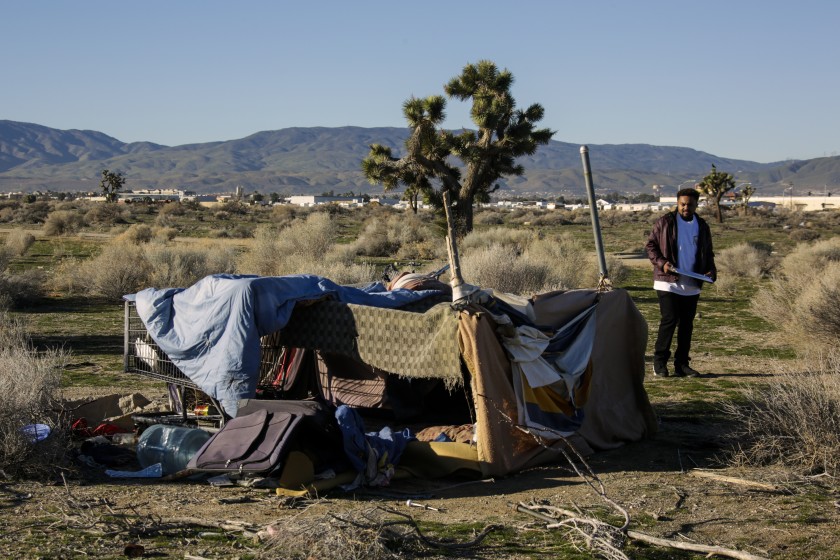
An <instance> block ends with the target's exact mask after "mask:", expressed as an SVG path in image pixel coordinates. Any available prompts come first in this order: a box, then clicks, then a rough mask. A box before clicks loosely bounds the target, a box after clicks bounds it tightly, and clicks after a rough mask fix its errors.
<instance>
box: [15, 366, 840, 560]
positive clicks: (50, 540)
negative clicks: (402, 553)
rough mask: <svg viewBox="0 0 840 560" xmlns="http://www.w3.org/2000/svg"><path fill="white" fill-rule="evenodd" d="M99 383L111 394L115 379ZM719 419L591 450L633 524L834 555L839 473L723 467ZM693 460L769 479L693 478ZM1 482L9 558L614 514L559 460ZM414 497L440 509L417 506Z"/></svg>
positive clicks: (205, 553) (187, 548)
mask: <svg viewBox="0 0 840 560" xmlns="http://www.w3.org/2000/svg"><path fill="white" fill-rule="evenodd" d="M660 381H662V382H668V380H660ZM652 382H657V380H653V381H652ZM99 391H100V392H101V393H102V394H105V393H107V388H102V389H100V390H99ZM152 396H153V397H155V398H160V397H162V394H158V395H152ZM725 428H726V427H725V426H722V425H719V424H717V425H716V424H712V423H709V422H706V421H704V420H703V419H702V418H700V419H698V418H686V417H679V416H676V415H668V414H667V413H660V431H659V434H658V435H657V436H656V437H655V438H653V439H650V440H646V441H642V442H638V443H633V444H628V445H626V446H624V447H622V448H620V449H616V450H611V451H604V452H600V453H597V454H595V455H593V456H591V457H590V458H589V459H588V462H589V464H590V466H591V467H592V470H593V471H594V472H595V473H596V474H597V476H598V477H599V479H600V480H601V481H602V482H603V484H604V487H605V488H606V492H607V496H608V497H609V498H610V499H612V500H613V501H615V502H616V503H617V504H618V505H620V506H621V507H623V508H624V509H626V511H627V513H628V514H629V516H630V519H631V524H630V529H632V530H634V531H638V532H641V533H646V534H649V535H652V536H656V537H662V538H667V539H673V540H676V541H681V542H687V543H698V544H704V545H712V546H719V547H724V548H728V549H735V550H739V551H743V552H747V553H750V554H752V555H755V556H758V557H767V558H803V559H805V558H840V496H838V494H837V489H838V485H837V483H836V482H837V481H835V480H825V479H823V478H820V477H817V478H813V479H805V478H792V477H790V476H789V475H786V474H784V473H783V472H781V471H776V470H771V469H761V468H749V469H747V468H734V467H723V466H721V462H720V461H719V458H720V455H721V453H722V448H721V445H720V444H721V439H720V435H721V434H722V433H724V431H725ZM699 470H702V471H708V470H713V471H714V473H715V474H718V475H725V476H729V477H733V478H736V479H740V480H741V481H752V482H759V483H763V484H766V485H772V486H775V489H773V488H760V487H757V486H750V485H747V484H745V483H738V482H737V481H723V480H719V479H714V478H708V477H704V476H698V475H697V474H698V471H699ZM79 473H81V474H79ZM0 488H2V492H0V550H2V551H3V552H2V553H0V555H2V556H3V557H7V558H88V557H96V558H123V557H125V555H126V554H131V553H132V552H135V553H137V556H142V557H158V558H254V557H274V558H287V557H291V556H289V555H287V554H290V553H287V552H282V550H283V549H282V548H281V549H278V550H280V552H278V551H277V550H275V551H274V552H273V553H272V554H270V555H267V556H259V553H260V551H261V550H264V545H260V544H257V543H256V541H255V540H254V539H253V538H252V533H256V532H258V531H260V530H264V529H265V528H266V527H268V526H269V525H272V524H275V523H278V522H279V523H281V524H288V523H292V522H301V521H302V520H306V519H311V520H315V523H316V525H317V523H318V521H317V520H319V519H323V518H324V517H325V516H327V517H329V516H330V515H339V514H340V515H346V514H348V513H349V512H355V513H352V515H354V516H356V518H360V516H362V515H363V513H362V512H364V511H369V510H371V508H375V507H382V508H391V509H393V510H396V511H398V512H401V513H403V514H407V515H410V516H412V518H414V519H415V520H417V522H419V523H420V526H421V528H424V527H425V528H426V530H430V531H433V532H440V531H442V530H444V529H445V528H446V527H460V532H459V531H455V532H454V533H453V532H451V531H450V532H449V533H448V534H449V536H450V537H452V538H454V539H455V540H458V541H466V540H469V538H471V537H470V535H471V533H470V532H469V530H468V529H469V528H470V527H471V528H473V529H475V530H476V531H480V530H481V529H482V528H483V527H484V526H486V525H490V524H498V525H500V526H502V527H503V528H504V535H505V537H504V538H503V539H500V538H496V539H493V538H490V537H488V539H486V541H484V542H482V543H481V544H480V545H478V546H476V547H472V548H469V549H467V550H464V551H459V552H458V553H457V555H460V556H461V557H472V558H557V557H572V556H567V555H565V554H564V553H562V551H563V550H568V549H564V548H563V547H562V546H563V545H562V542H561V541H562V539H559V537H558V535H559V533H557V532H556V530H550V529H546V528H545V523H544V522H542V521H539V520H537V519H535V518H533V517H531V516H528V515H525V514H523V513H518V512H516V511H515V510H514V506H515V505H516V504H517V503H523V502H524V503H539V504H549V505H551V506H556V507H559V508H564V509H571V510H574V509H575V508H580V509H581V511H583V512H585V513H592V514H595V515H598V516H599V517H600V518H602V519H604V518H605V516H607V517H608V518H609V519H610V520H611V522H615V521H618V523H619V524H620V518H617V516H616V515H614V514H611V513H610V512H611V510H610V508H609V507H608V506H607V504H606V502H605V501H604V500H603V499H602V498H601V497H600V496H599V495H598V494H597V493H596V492H594V491H593V490H592V488H591V487H590V486H589V485H587V484H586V483H584V482H583V480H582V479H581V478H580V477H578V476H577V475H576V474H575V473H574V472H573V471H572V469H570V468H569V467H568V466H565V465H560V464H558V465H557V466H550V467H543V468H537V469H533V470H529V471H527V472H522V473H518V474H516V475H513V476H509V477H506V478H502V479H494V480H485V481H472V480H465V479H451V480H436V481H416V480H415V481H395V482H394V484H393V485H392V486H390V487H387V488H383V489H378V490H371V491H363V492H356V493H342V492H331V493H328V494H327V495H326V496H321V497H319V498H317V499H312V500H302V501H297V502H290V501H288V500H287V499H284V498H281V497H279V496H277V495H276V494H275V493H274V491H273V490H269V489H256V488H243V487H224V488H216V487H211V486H210V485H208V484H207V483H206V482H203V481H202V482H198V481H176V482H162V481H159V480H116V479H110V478H108V477H106V476H105V475H104V474H103V473H102V469H97V468H96V467H95V466H85V465H80V466H79V472H78V473H75V474H73V473H68V474H67V476H66V482H62V481H60V480H58V481H56V482H54V483H53V484H43V483H31V482H26V483H21V482H9V481H6V482H5V483H2V484H0ZM409 498H410V499H413V500H415V501H416V502H420V503H422V504H425V505H428V506H431V507H433V508H436V509H437V510H440V511H435V510H430V509H420V508H416V507H409V506H407V505H406V500H407V499H409ZM392 517H393V516H392ZM464 527H467V528H468V529H464ZM243 530H247V531H248V532H247V533H245V532H243ZM324 530H326V529H324ZM552 531H554V532H552ZM453 535H454V536H453ZM511 543H514V544H513V545H512V544H511ZM558 543H560V544H558ZM136 545H140V546H142V547H143V548H142V549H139V548H136ZM132 546H135V548H132ZM558 546H560V548H558ZM126 547H128V548H126ZM625 553H626V554H627V555H628V556H629V557H630V558H699V557H700V555H699V554H697V553H688V552H682V551H677V550H674V549H664V548H651V547H647V546H645V545H641V544H638V543H636V542H632V541H631V543H630V545H629V547H628V548H627V549H626V550H625ZM454 555H456V554H455V553H454V552H453V551H452V550H443V551H441V550H435V549H429V551H427V552H426V553H425V554H424V555H423V556H424V557H426V558H436V557H441V558H442V557H452V556H454ZM312 557H313V558H315V557H322V556H312ZM344 557H345V558H355V556H344ZM574 557H579V558H591V557H594V556H592V555H591V554H589V553H585V554H581V555H578V556H574ZM359 558H361V556H359Z"/></svg>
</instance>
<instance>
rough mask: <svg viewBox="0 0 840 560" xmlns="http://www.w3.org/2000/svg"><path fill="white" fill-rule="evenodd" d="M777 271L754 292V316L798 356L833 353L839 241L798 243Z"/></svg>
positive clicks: (839, 332)
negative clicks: (770, 326)
mask: <svg viewBox="0 0 840 560" xmlns="http://www.w3.org/2000/svg"><path fill="white" fill-rule="evenodd" d="M780 268H781V273H780V274H778V275H776V276H775V277H774V278H773V279H772V280H771V281H770V282H769V283H767V284H765V285H764V286H763V287H762V289H760V290H759V291H758V293H756V295H755V297H754V298H753V300H752V310H753V312H754V313H755V314H756V315H758V316H759V317H762V318H764V319H765V320H767V321H768V322H769V323H771V324H774V325H777V326H778V328H779V331H778V333H779V335H780V336H783V337H784V338H785V339H786V340H787V341H788V342H789V343H790V344H791V345H792V346H794V347H795V348H796V349H797V352H798V353H799V354H800V355H804V356H807V355H810V354H813V353H815V352H816V353H819V352H820V351H823V350H825V349H828V348H833V347H834V346H835V345H836V342H837V340H838V338H840V319H838V317H840V299H838V295H840V293H838V290H840V289H839V288H838V286H840V238H836V237H835V238H831V239H828V240H825V241H818V242H817V243H814V244H800V245H798V246H797V247H796V249H794V250H793V251H792V252H791V253H790V254H789V255H787V256H786V257H785V258H784V260H783V261H782V263H781V267H780Z"/></svg>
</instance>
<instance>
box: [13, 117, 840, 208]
mask: <svg viewBox="0 0 840 560" xmlns="http://www.w3.org/2000/svg"><path fill="white" fill-rule="evenodd" d="M407 134H408V131H407V129H404V128H361V127H354V126H346V127H337V128H324V127H311V128H285V129H282V130H273V131H264V132H257V133H255V134H252V135H250V136H247V137H245V138H241V139H238V140H229V141H225V142H207V143H203V144H187V145H183V146H174V147H168V146H162V145H160V144H153V143H151V142H133V143H128V144H126V143H124V142H120V141H119V140H117V139H115V138H112V137H110V136H108V135H106V134H103V133H101V132H96V131H92V130H57V129H53V128H48V127H45V126H40V125H37V124H30V123H22V122H15V121H8V120H0V191H2V192H10V191H33V190H53V191H77V190H91V191H95V190H98V185H99V178H100V173H101V171H102V170H103V169H110V170H112V171H119V172H121V173H123V174H124V175H125V176H126V179H127V181H126V188H127V189H141V188H179V189H188V190H194V191H196V192H199V193H220V192H231V191H233V190H234V189H235V188H236V187H237V186H240V185H241V186H242V187H243V188H244V189H245V192H252V191H254V190H257V191H260V192H264V193H268V192H283V193H290V194H291V193H295V194H319V193H321V192H325V191H334V192H336V193H342V192H347V191H354V192H368V193H379V192H382V188H381V187H380V186H375V185H370V184H369V183H368V182H367V181H366V180H365V179H364V176H363V175H362V173H361V171H360V162H361V160H362V158H364V157H365V155H366V154H367V152H368V146H369V145H370V144H373V143H379V144H384V145H386V146H390V147H391V148H392V149H393V150H394V152H395V154H400V153H401V152H402V147H403V142H404V140H405V138H406V136H407ZM589 153H590V160H591V164H592V172H593V181H594V183H595V187H596V189H597V190H599V191H613V190H615V191H619V192H651V186H652V185H654V184H661V185H667V186H669V187H675V186H676V185H678V184H680V183H682V182H684V181H687V180H692V179H699V178H701V177H703V176H704V175H706V174H707V173H708V172H709V171H710V169H711V166H712V164H714V165H716V166H717V168H718V169H719V170H722V171H727V172H729V173H732V174H733V175H735V177H736V178H737V179H738V180H739V182H740V181H750V182H752V183H753V184H754V185H755V186H756V187H758V189H759V190H760V192H761V193H762V194H772V193H780V192H781V191H782V190H783V189H784V188H785V186H786V185H787V184H788V183H792V184H793V185H794V186H795V188H797V190H799V189H802V190H805V189H806V188H807V189H809V190H814V191H817V190H822V189H823V188H824V187H827V188H829V189H831V188H832V187H837V185H840V157H832V158H818V159H813V160H806V161H788V162H777V163H756V162H751V161H744V160H735V159H729V158H723V157H719V156H715V155H712V154H708V153H705V152H700V151H697V150H692V149H690V148H681V147H668V146H652V145H648V144H617V145H614V144H603V145H589ZM520 161H521V163H522V164H523V165H524V166H525V175H524V176H523V177H515V178H511V179H509V180H508V181H507V182H505V183H503V184H502V188H503V190H506V191H509V192H511V193H512V194H521V195H536V196H551V195H557V194H577V195H579V194H582V193H583V190H584V182H583V174H582V171H581V160H580V146H579V145H578V144H570V143H567V142H560V141H554V140H553V141H551V143H550V144H549V145H547V146H542V147H541V148H540V149H539V150H538V151H537V153H536V154H535V155H533V156H531V157H525V158H522V159H521V160H520Z"/></svg>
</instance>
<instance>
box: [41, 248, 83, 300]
mask: <svg viewBox="0 0 840 560" xmlns="http://www.w3.org/2000/svg"><path fill="white" fill-rule="evenodd" d="M47 287H48V288H49V289H50V290H53V291H56V292H59V293H62V294H65V295H68V296H74V295H78V294H87V293H90V289H89V287H90V278H88V277H87V271H86V267H85V265H84V264H83V262H82V261H80V260H79V259H77V258H72V257H71V258H66V259H62V260H61V262H60V263H58V265H57V266H56V267H55V269H54V271H53V274H52V276H50V278H49V279H48V281H47Z"/></svg>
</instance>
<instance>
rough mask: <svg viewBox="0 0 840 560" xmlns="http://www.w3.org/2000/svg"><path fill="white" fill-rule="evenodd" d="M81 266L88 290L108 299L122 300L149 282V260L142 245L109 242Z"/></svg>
mask: <svg viewBox="0 0 840 560" xmlns="http://www.w3.org/2000/svg"><path fill="white" fill-rule="evenodd" d="M80 267H81V270H80V271H79V275H80V278H82V279H83V282H84V283H85V287H86V289H87V291H88V292H89V293H91V294H93V295H98V296H102V297H106V298H108V299H113V300H119V299H120V298H122V296H123V295H125V294H131V293H134V292H136V291H138V290H140V289H142V288H145V287H147V286H148V285H149V272H150V271H149V264H148V262H147V260H146V258H145V252H144V250H143V248H142V247H140V246H138V245H131V244H128V243H109V244H108V245H105V246H104V247H103V248H102V251H101V252H100V253H99V255H97V256H96V257H93V258H91V259H89V260H87V261H83V262H82V263H81V264H80Z"/></svg>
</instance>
